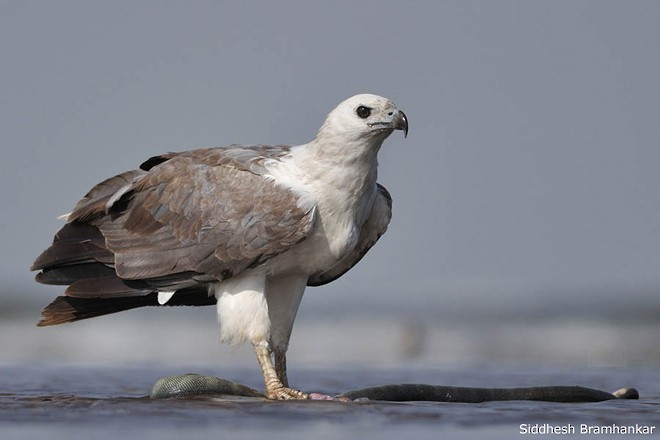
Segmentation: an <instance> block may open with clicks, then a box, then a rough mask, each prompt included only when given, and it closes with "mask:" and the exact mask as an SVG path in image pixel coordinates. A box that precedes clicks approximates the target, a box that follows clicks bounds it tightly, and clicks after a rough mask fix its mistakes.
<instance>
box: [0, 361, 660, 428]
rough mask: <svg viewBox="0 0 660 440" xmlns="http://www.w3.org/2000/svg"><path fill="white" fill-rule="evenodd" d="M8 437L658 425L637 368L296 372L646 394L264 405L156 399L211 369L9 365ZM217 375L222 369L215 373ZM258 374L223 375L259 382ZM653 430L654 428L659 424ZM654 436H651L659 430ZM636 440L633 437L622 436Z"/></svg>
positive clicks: (323, 377) (309, 386)
mask: <svg viewBox="0 0 660 440" xmlns="http://www.w3.org/2000/svg"><path fill="white" fill-rule="evenodd" d="M0 372H1V376H0V432H1V433H2V438H21V439H23V438H40V437H45V436H48V438H50V439H64V438H66V439H69V438H71V437H72V436H75V438H78V437H80V436H82V435H85V436H86V437H89V438H99V439H102V438H118V437H122V436H126V437H129V438H141V439H151V438H159V439H170V438H172V439H173V438H177V439H178V438H181V437H184V438H186V439H196V438H209V437H210V436H220V437H223V438H224V437H230V438H238V439H242V438H246V439H247V438H257V437H265V436H268V437H269V438H273V437H281V438H290V439H296V438H309V437H310V436H313V437H314V438H321V439H324V438H337V437H338V436H341V437H348V438H358V437H359V438H375V437H378V438H381V439H382V438H384V439H390V438H392V439H394V438H397V439H400V438H402V437H403V436H409V437H410V438H438V437H440V436H444V437H447V438H475V437H476V438H481V437H484V436H486V435H487V436H488V437H489V438H495V439H497V438H512V437H515V436H518V435H520V434H519V430H520V425H521V424H523V423H525V424H536V423H539V424H543V423H550V424H553V425H557V424H561V425H568V424H570V425H573V426H575V428H576V429H577V432H578V433H579V430H580V425H581V424H587V425H599V426H600V425H611V424H617V425H635V424H640V425H653V426H659V427H660V371H658V370H657V369H643V368H637V367H616V368H585V369H539V368H532V367H525V368H523V367H506V366H495V367H493V366H471V367H469V368H461V369H442V370H441V369H438V370H432V369H423V368H412V369H393V368H390V369H382V370H367V369H363V368H345V369H339V370H333V371H329V370H323V369H304V370H295V369H292V370H291V379H292V380H293V381H294V382H295V384H296V385H297V386H299V387H300V388H302V389H305V390H306V391H320V392H327V393H338V392H342V391H347V390H349V389H354V388H359V387H365V386H372V385H378V384H388V383H432V384H442V385H455V386H485V387H513V386H541V385H581V386H586V387H591V388H598V389H603V390H606V391H614V390H616V389H618V388H621V387H624V386H633V387H636V388H637V389H638V390H639V392H640V395H641V398H640V400H637V401H634V400H633V401H631V400H625V401H624V400H621V401H606V402H599V403H579V404H566V403H548V402H526V401H516V402H488V403H480V404H449V403H433V402H409V403H388V402H359V403H349V404H346V403H339V402H310V401H305V402H269V401H263V400H258V399H231V400H221V399H191V400H150V399H148V398H147V397H146V396H147V395H148V394H149V391H150V389H151V386H152V385H153V383H154V382H155V380H156V379H157V378H159V377H161V376H164V375H169V374H177V373H184V372H201V373H211V371H209V370H208V368H203V367H202V368H199V367H198V368H195V367H194V366H186V367H162V366H161V367H155V368H154V367H148V366H138V367H135V366H134V367H117V368H109V367H99V366H80V365H79V366H70V365H62V364H50V365H48V364H41V365H37V364H31V365H27V364H13V365H4V366H2V367H0ZM215 373H216V374H220V373H218V372H217V371H216V372H215ZM255 373H256V372H255V371H253V370H252V369H242V368H234V369H230V370H225V371H222V373H221V375H222V376H223V377H225V378H227V379H231V380H234V381H238V382H241V383H244V384H246V385H250V386H254V387H258V388H260V383H259V380H260V378H259V376H258V374H255ZM656 431H657V430H656ZM658 434H660V433H658V432H656V433H655V434H654V436H657V435H658ZM627 437H631V436H627Z"/></svg>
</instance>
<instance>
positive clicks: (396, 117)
mask: <svg viewBox="0 0 660 440" xmlns="http://www.w3.org/2000/svg"><path fill="white" fill-rule="evenodd" d="M388 116H391V118H390V120H389V121H380V122H372V123H370V124H369V126H370V127H375V128H376V129H378V128H384V129H388V128H389V129H392V130H403V137H408V117H407V116H406V114H405V113H404V112H402V111H401V110H396V112H395V113H392V114H391V115H388Z"/></svg>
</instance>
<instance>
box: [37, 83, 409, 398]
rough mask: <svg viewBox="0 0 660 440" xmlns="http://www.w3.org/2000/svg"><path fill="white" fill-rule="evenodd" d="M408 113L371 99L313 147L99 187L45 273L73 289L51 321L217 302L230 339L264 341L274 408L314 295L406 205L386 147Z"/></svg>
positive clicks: (363, 99)
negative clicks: (399, 201) (296, 330)
mask: <svg viewBox="0 0 660 440" xmlns="http://www.w3.org/2000/svg"><path fill="white" fill-rule="evenodd" d="M394 130H402V131H403V133H404V137H406V136H407V134H408V118H407V117H406V115H405V113H404V112H403V111H401V110H399V109H398V108H397V107H396V106H395V105H394V104H393V103H392V102H391V101H390V100H388V99H386V98H383V97H380V96H376V95H372V94H360V95H356V96H353V97H351V98H348V99H347V100H345V101H343V102H342V103H340V104H339V105H338V106H337V107H336V108H335V109H334V110H332V111H331V112H330V113H329V114H328V116H327V118H326V119H325V121H324V123H323V124H322V126H321V128H320V129H319V130H318V133H317V135H316V138H315V139H314V140H312V141H311V142H309V143H307V144H304V145H296V146H288V145H236V144H232V145H229V146H226V147H215V148H200V149H194V150H190V151H184V152H178V153H166V154H162V155H159V156H154V157H151V158H150V159H148V160H146V161H145V162H144V163H142V164H141V165H140V167H139V168H138V169H135V170H131V171H127V172H124V173H121V174H118V175H116V176H114V177H111V178H109V179H107V180H104V181H102V182H101V183H99V184H97V185H96V186H94V187H93V188H92V189H91V190H90V191H89V192H88V193H87V194H86V195H85V196H84V197H83V198H82V199H81V200H80V201H79V202H78V203H77V204H76V205H75V207H74V208H73V210H72V211H71V212H70V213H69V214H67V215H65V216H64V217H65V220H66V223H65V224H64V226H63V227H62V228H61V229H60V230H59V231H58V232H57V233H56V234H55V238H54V240H53V244H52V245H51V246H50V247H49V248H48V249H46V250H45V251H44V252H43V253H42V254H41V255H39V257H38V258H37V259H36V261H35V262H34V264H33V265H32V268H31V270H33V271H39V273H38V274H37V275H36V280H37V281H38V282H40V283H43V284H53V285H65V286H68V287H67V288H66V290H65V291H64V295H62V296H58V297H57V298H55V300H54V301H52V302H51V303H50V304H48V305H47V306H46V307H45V308H44V309H43V311H42V316H41V321H39V323H38V324H37V325H39V326H48V325H54V324H62V323H67V322H72V321H77V320H81V319H87V318H92V317H96V316H100V315H106V314H110V313H116V312H120V311H123V310H129V309H134V308H137V307H143V306H184V305H186V306H206V305H215V306H216V309H217V316H218V322H219V324H220V339H221V340H222V341H223V342H227V343H231V344H237V343H242V342H250V343H252V345H253V347H254V351H255V353H256V357H257V360H258V362H259V366H260V367H261V371H262V373H263V377H264V381H265V389H266V393H265V394H266V397H267V398H269V399H278V400H284V399H308V398H309V394H307V393H304V392H302V391H299V390H297V389H294V388H290V387H289V383H288V379H287V373H286V352H287V348H288V345H289V339H290V336H291V331H292V328H293V323H294V320H295V318H296V314H297V311H298V307H299V305H300V301H301V299H302V297H303V293H304V291H305V288H306V287H307V286H321V285H324V284H327V283H329V282H331V281H333V280H335V279H337V278H339V277H340V276H342V275H343V274H344V273H346V272H347V271H348V270H350V269H351V268H352V267H353V266H354V265H355V264H357V263H358V261H360V259H361V258H362V257H363V256H364V255H365V254H366V253H367V251H368V250H369V249H370V248H371V247H372V246H373V245H374V244H375V243H376V242H377V241H378V239H379V238H380V237H381V236H382V235H383V234H384V233H385V231H386V229H387V226H388V224H389V222H390V219H391V216H392V198H391V196H390V194H389V193H388V191H387V190H386V189H385V187H384V186H382V185H380V184H379V183H378V182H377V174H378V173H377V171H378V159H377V156H378V152H379V150H380V147H381V145H382V144H383V141H385V139H386V138H387V137H388V136H389V135H390V134H392V133H393V131H394Z"/></svg>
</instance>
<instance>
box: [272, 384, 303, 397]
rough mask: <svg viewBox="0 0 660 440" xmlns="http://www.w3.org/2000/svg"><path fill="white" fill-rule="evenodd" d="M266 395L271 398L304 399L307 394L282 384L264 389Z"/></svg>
mask: <svg viewBox="0 0 660 440" xmlns="http://www.w3.org/2000/svg"><path fill="white" fill-rule="evenodd" d="M266 397H268V398H269V399H272V400H306V399H309V394H307V393H303V392H302V391H298V390H294V389H292V388H287V387H284V386H281V387H274V388H271V389H267V390H266Z"/></svg>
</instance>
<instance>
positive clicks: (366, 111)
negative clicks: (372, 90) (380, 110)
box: [355, 105, 371, 119]
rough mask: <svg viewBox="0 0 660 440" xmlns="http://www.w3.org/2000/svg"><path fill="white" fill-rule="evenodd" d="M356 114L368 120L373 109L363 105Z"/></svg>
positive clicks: (357, 109) (356, 110)
mask: <svg viewBox="0 0 660 440" xmlns="http://www.w3.org/2000/svg"><path fill="white" fill-rule="evenodd" d="M355 113H357V115H358V116H359V117H361V118H362V119H367V118H368V117H369V115H370V114H371V109H370V108H369V107H365V106H363V105H361V106H359V107H358V108H356V109H355Z"/></svg>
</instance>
